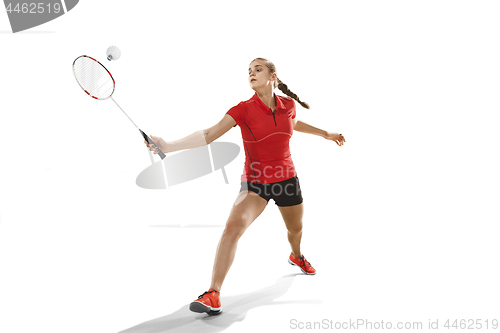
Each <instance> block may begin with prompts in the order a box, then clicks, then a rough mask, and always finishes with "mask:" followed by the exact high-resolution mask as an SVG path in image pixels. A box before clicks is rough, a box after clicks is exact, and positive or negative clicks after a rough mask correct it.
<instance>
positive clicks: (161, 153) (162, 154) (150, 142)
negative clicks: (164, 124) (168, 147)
mask: <svg viewBox="0 0 500 333" xmlns="http://www.w3.org/2000/svg"><path fill="white" fill-rule="evenodd" d="M139 132H141V134H142V137H143V138H144V140H146V141H147V142H148V143H149V144H150V145H154V144H155V143H154V142H153V140H151V139H150V138H149V136H147V135H146V133H144V132H143V131H141V130H139ZM156 149H158V155H160V157H161V159H164V158H165V154H164V153H163V152H162V151H161V150H160V148H158V147H156Z"/></svg>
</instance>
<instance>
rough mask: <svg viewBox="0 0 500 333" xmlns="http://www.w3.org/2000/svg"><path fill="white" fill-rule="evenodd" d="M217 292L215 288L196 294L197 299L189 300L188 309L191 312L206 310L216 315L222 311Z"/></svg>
mask: <svg viewBox="0 0 500 333" xmlns="http://www.w3.org/2000/svg"><path fill="white" fill-rule="evenodd" d="M219 294H220V293H219V292H218V291H217V290H215V289H210V290H209V291H205V292H204V293H203V294H202V295H200V296H198V299H197V300H195V301H193V302H191V304H190V305H189V310H191V311H193V312H199V313H202V312H206V313H208V314H209V315H218V314H220V313H221V312H222V306H221V304H220V299H219Z"/></svg>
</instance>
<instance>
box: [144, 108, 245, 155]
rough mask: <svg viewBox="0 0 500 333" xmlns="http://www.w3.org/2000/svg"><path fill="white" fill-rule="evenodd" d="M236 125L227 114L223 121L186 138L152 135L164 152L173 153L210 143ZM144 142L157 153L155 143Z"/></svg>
mask: <svg viewBox="0 0 500 333" xmlns="http://www.w3.org/2000/svg"><path fill="white" fill-rule="evenodd" d="M234 125H236V122H235V121H234V119H233V118H232V117H231V116H229V115H227V114H226V115H224V118H222V120H221V121H219V122H218V123H217V124H215V125H214V126H212V127H210V128H209V129H205V130H200V131H197V132H194V133H193V134H190V135H188V136H186V137H185V138H182V139H179V140H176V141H169V142H166V141H165V140H163V139H162V138H161V137H158V136H152V135H151V139H152V140H153V142H154V143H155V145H156V146H157V147H158V148H160V150H161V151H163V152H164V153H171V152H174V151H178V150H183V149H190V148H197V147H200V146H204V145H206V144H210V143H212V142H213V141H215V140H216V139H218V138H219V137H221V136H222V135H223V134H224V133H226V132H227V131H229V130H230V129H231V128H232V127H233V126H234ZM144 143H146V145H147V146H148V147H149V150H151V151H154V152H155V154H156V153H157V151H156V147H155V145H153V146H150V145H149V144H148V143H147V142H146V141H144Z"/></svg>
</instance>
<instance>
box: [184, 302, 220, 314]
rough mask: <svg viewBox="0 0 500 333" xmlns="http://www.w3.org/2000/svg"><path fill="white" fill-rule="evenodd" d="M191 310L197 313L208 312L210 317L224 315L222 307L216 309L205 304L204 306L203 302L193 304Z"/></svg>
mask: <svg viewBox="0 0 500 333" xmlns="http://www.w3.org/2000/svg"><path fill="white" fill-rule="evenodd" d="M189 310H191V311H193V312H197V313H203V312H206V313H208V315H210V316H216V315H218V314H221V313H222V307H220V308H218V309H214V308H212V307H210V306H208V305H205V304H203V303H201V302H197V301H194V302H191V304H190V305H189Z"/></svg>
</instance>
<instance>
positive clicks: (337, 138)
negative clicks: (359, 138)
mask: <svg viewBox="0 0 500 333" xmlns="http://www.w3.org/2000/svg"><path fill="white" fill-rule="evenodd" d="M325 139H327V140H332V141H335V142H336V143H337V144H338V145H339V146H342V145H343V144H344V142H345V138H344V137H343V136H342V134H338V133H334V132H326V135H325Z"/></svg>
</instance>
